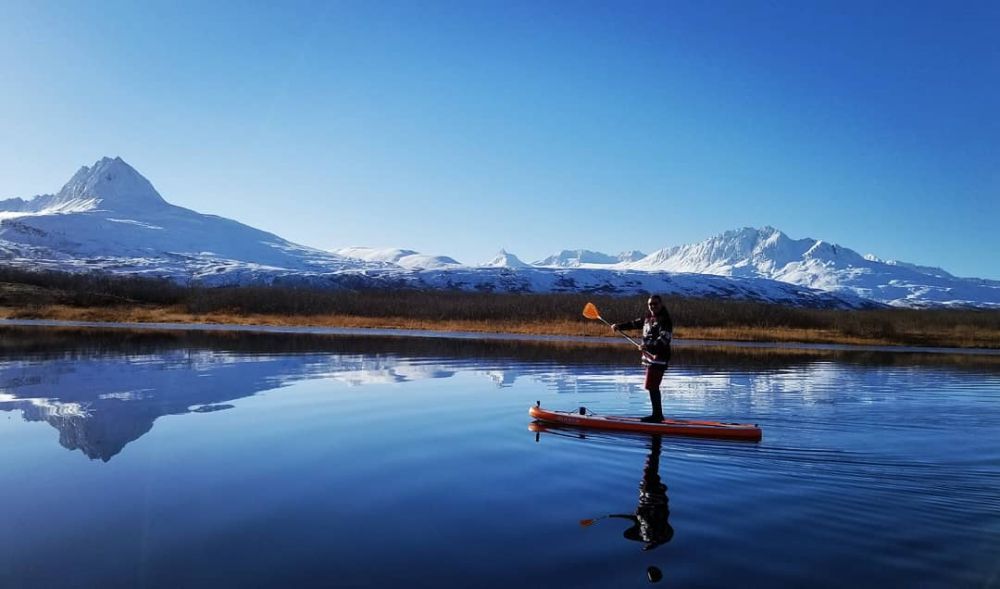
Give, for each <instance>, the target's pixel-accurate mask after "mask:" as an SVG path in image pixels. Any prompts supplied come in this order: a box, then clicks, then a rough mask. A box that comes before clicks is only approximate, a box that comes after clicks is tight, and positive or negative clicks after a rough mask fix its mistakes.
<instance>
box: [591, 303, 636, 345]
mask: <svg viewBox="0 0 1000 589" xmlns="http://www.w3.org/2000/svg"><path fill="white" fill-rule="evenodd" d="M583 316H584V317H586V318H587V319H600V320H601V321H603V322H604V323H605V325H607V326H608V327H610V328H612V329H614V327H615V326H614V325H612V324H610V323H608V321H607V320H606V319H605V318H604V317H601V312H600V311H598V310H597V305H595V304H594V303H587V304H586V305H584V306H583ZM615 333H617V334H618V335H620V336H622V337H623V338H625V339H627V340H628V341H630V342H632V345H633V346H635V347H637V348H639V349H640V350H642V344H640V343H639V342H637V341H635V340H634V339H632V338H630V337H629V336H627V335H625V334H624V333H622V332H620V331H618V330H617V329H615Z"/></svg>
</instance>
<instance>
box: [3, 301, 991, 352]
mask: <svg viewBox="0 0 1000 589" xmlns="http://www.w3.org/2000/svg"><path fill="white" fill-rule="evenodd" d="M0 317H2V318H10V319H53V320H62V321H99V322H120V323H208V324H221V325H274V326H296V327H352V328H394V329H428V330H431V329H433V330H443V331H472V332H485V333H517V334H528V335H569V336H593V337H596V336H605V337H607V336H610V335H612V334H611V332H610V330H609V329H608V328H607V327H606V326H605V325H603V324H601V323H598V322H593V321H587V320H584V319H582V318H581V319H577V318H573V319H562V320H541V319H540V320H532V321H524V320H516V319H488V320H487V319H484V320H472V319H427V318H413V317H405V316H387V317H366V316H357V315H345V314H317V315H284V314H264V313H234V312H225V311H212V312H207V313H191V312H189V311H187V310H186V308H185V307H184V306H181V305H174V306H151V305H142V306H116V307H74V306H68V305H38V306H32V307H20V308H12V307H0ZM676 336H677V337H678V338H679V339H701V340H714V341H726V340H728V341H748V342H786V343H792V342H801V343H833V344H847V345H926V346H942V347H959V348H969V347H978V348H1000V330H995V329H984V328H980V329H973V328H970V327H968V326H956V327H954V328H952V329H950V330H948V329H945V330H941V331H935V332H934V333H931V332H929V331H921V330H918V329H910V330H908V331H905V332H900V331H896V332H895V333H894V335H893V337H864V336H860V335H854V334H850V333H847V334H845V333H841V332H839V331H837V330H835V329H813V328H794V327H754V326H728V327H684V326H678V328H677V330H676Z"/></svg>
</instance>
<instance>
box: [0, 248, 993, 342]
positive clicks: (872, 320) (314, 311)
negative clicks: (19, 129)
mask: <svg viewBox="0 0 1000 589" xmlns="http://www.w3.org/2000/svg"><path fill="white" fill-rule="evenodd" d="M590 301H592V302H594V303H596V304H597V305H598V307H599V308H600V309H601V314H602V315H603V316H604V317H605V318H606V319H608V320H610V321H624V320H626V319H632V318H635V317H637V316H639V315H640V314H641V313H642V312H643V310H644V308H645V304H644V302H645V296H627V297H612V296H607V295H595V294H578V293H564V294H528V293H481V292H474V293H469V292H452V291H416V290H402V289H397V290H364V291H352V290H320V289H308V288H293V287H284V286H248V287H223V288H205V287H201V286H197V285H193V286H182V285H178V284H175V283H172V282H169V281H166V280H160V279H150V278H136V277H113V276H108V275H95V274H86V275H75V274H66V273H59V272H29V271H25V270H19V269H14V268H2V267H0V314H2V315H3V316H5V317H22V318H28V317H33V318H50V319H75V320H90V321H126V322H131V321H137V322H149V321H156V322H209V323H234V324H272V325H319V326H342V327H396V328H411V329H456V330H471V331H490V332H511V333H530V334H561V335H608V330H607V328H606V327H604V326H603V325H600V324H598V323H595V322H590V321H587V320H586V319H584V318H583V317H582V316H581V310H582V309H583V306H584V304H585V303H587V302H590ZM664 302H665V304H666V305H667V308H668V309H669V310H670V313H671V315H672V316H673V319H674V324H675V326H676V335H677V336H678V337H680V338H697V339H713V340H738V341H784V342H794V341H801V342H832V343H848V344H906V345H924V346H955V347H985V348H1000V311H995V310H975V309H926V310H918V309H877V310H832V309H806V308H796V307H785V306H780V305H773V304H765V303H756V302H748V301H736V300H727V299H708V298H700V299H691V298H677V297H667V298H665V300H664Z"/></svg>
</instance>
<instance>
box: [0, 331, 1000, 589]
mask: <svg viewBox="0 0 1000 589" xmlns="http://www.w3.org/2000/svg"><path fill="white" fill-rule="evenodd" d="M641 386H642V373H641V368H640V367H639V366H638V365H637V362H636V358H635V357H634V354H632V353H631V352H628V351H627V350H626V349H624V348H618V347H613V346H608V345H604V346H573V345H563V346H559V345H551V344H544V345H543V344H530V343H523V342H521V343H517V342H485V343H484V342H476V341H460V340H447V339H441V340H433V339H413V338H388V337H379V338H365V337H306V336H297V337H293V336H275V335H269V336H265V335H251V334H240V335H225V334H215V335H213V334H187V335H184V334H156V333H110V332H97V331H94V332H83V331H80V332H67V331H60V330H52V329H28V328H19V329H12V328H5V329H0V410H2V411H0V448H2V451H0V501H2V505H3V515H2V518H3V524H2V526H0V587H5V588H6V587H264V586H274V587H311V586H320V587H438V588H440V587H450V586H462V587H518V586H524V587H641V586H649V584H650V576H652V578H653V579H654V580H658V583H657V586H667V587H729V586H758V587H777V586H790V587H802V586H810V587H844V586H871V587H882V586H899V587H990V586H995V585H998V584H1000V362H998V359H997V358H996V357H992V358H989V357H986V358H977V357H965V358H955V359H949V358H945V357H931V356H928V355H920V354H905V355H903V354H874V353H867V354H850V353H836V354H831V353H819V352H815V351H813V352H802V351H798V352H796V351H788V352H787V353H784V352H775V351H756V352H751V353H731V352H726V351H719V350H710V349H706V350H684V351H683V352H682V351H680V350H679V351H678V353H677V354H676V358H675V361H674V362H673V364H672V365H671V368H670V370H669V371H668V373H667V376H666V378H665V379H664V385H663V390H664V405H665V409H666V412H667V413H668V414H669V415H672V416H676V417H699V418H710V419H719V420H727V421H743V422H752V423H757V424H760V425H761V427H762V428H763V430H764V438H763V441H761V442H760V443H747V442H726V441H713V440H694V439H683V438H672V437H663V438H658V437H653V436H643V435H615V434H602V433H598V434H595V433H589V432H583V431H579V430H573V429H557V428H542V427H538V426H537V425H532V424H531V422H530V419H529V418H528V415H527V410H528V407H529V406H530V405H533V404H534V403H535V401H536V400H538V401H541V403H542V406H543V407H549V408H554V409H574V408H577V407H580V406H586V407H587V408H589V409H590V410H592V411H594V412H597V413H604V414H632V415H638V414H645V413H646V412H648V405H647V398H646V395H645V393H644V392H643V391H642V390H641ZM604 516H613V517H604ZM589 520H595V521H589ZM581 522H582V523H583V524H586V525H581ZM660 577H662V579H661V578H660Z"/></svg>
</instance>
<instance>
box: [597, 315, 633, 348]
mask: <svg viewBox="0 0 1000 589" xmlns="http://www.w3.org/2000/svg"><path fill="white" fill-rule="evenodd" d="M597 318H598V319H600V320H601V321H603V322H604V323H605V324H606V325H607V326H608V327H610V328H611V329H614V330H615V333H617V334H618V335H620V336H622V337H623V338H625V339H627V340H628V341H630V342H632V345H633V346H635V347H637V348H639V349H640V350H641V349H642V344H640V343H639V342H637V341H635V340H634V339H632V338H630V337H629V336H627V335H625V334H624V333H622V332H621V331H618V330H617V329H615V326H614V325H612V324H611V323H608V321H607V319H605V318H604V317H601V316H600V315H598V316H597Z"/></svg>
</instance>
